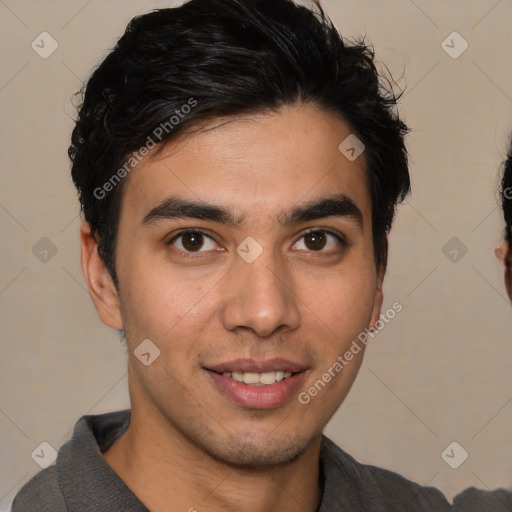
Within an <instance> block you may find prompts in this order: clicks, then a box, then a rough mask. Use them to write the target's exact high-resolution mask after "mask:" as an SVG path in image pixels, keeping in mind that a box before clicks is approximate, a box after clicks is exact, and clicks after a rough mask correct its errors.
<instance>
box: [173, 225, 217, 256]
mask: <svg viewBox="0 0 512 512" xmlns="http://www.w3.org/2000/svg"><path fill="white" fill-rule="evenodd" d="M169 245H174V247H176V248H177V249H179V250H180V251H183V252H205V251H212V250H214V249H215V247H216V245H217V244H216V243H215V241H214V240H213V239H212V238H211V237H209V236H208V235H207V234H205V233H203V232H202V231H192V230H190V231H182V232H181V233H178V234H177V235H176V236H175V237H173V238H172V239H171V240H170V241H169Z"/></svg>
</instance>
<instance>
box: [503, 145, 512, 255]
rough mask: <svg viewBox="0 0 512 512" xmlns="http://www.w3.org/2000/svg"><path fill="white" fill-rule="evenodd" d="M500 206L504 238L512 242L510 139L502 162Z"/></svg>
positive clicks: (511, 159) (511, 151) (511, 150)
mask: <svg viewBox="0 0 512 512" xmlns="http://www.w3.org/2000/svg"><path fill="white" fill-rule="evenodd" d="M500 196H501V207H502V209H503V216H504V218H505V239H506V241H507V242H508V244H509V246H511V244H512V140H511V142H510V147H509V150H508V154H507V158H506V160H505V162H503V174H502V177H501V184H500Z"/></svg>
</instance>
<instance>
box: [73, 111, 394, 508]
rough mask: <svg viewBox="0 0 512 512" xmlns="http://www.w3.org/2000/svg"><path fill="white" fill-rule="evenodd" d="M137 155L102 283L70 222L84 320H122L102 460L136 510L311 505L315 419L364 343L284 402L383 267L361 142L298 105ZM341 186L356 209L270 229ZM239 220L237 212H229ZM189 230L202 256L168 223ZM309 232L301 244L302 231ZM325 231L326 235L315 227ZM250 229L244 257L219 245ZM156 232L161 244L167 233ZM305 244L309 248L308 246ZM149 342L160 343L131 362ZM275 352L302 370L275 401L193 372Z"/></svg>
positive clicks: (323, 362) (349, 332)
mask: <svg viewBox="0 0 512 512" xmlns="http://www.w3.org/2000/svg"><path fill="white" fill-rule="evenodd" d="M209 128H210V129H208V130H202V131H201V132H198V133H195V134H192V135H189V136H186V137H180V138H177V139H175V140H173V141H171V142H170V143H168V145H167V146H166V147H165V148H164V151H163V153H161V154H159V155H153V156H151V157H150V158H148V159H147V160H146V161H144V162H142V163H141V164H139V165H138V166H137V167H136V168H135V169H134V170H133V171H132V172H131V174H130V175H129V178H128V181H127V182H126V183H125V188H124V190H123V201H122V206H121V215H120V225H119V237H118V243H117V247H116V265H117V273H118V279H119V289H118V290H116V288H115V287H114V285H113V283H112V280H111V278H110V276H109V274H108V271H107V270H106V268H105V266H104V264H103V262H102V261H101V259H100V257H99V256H98V251H97V243H96V240H95V238H94V236H92V235H91V231H90V228H89V226H88V224H87V223H84V224H83V225H82V228H81V244H82V268H83V272H84V275H85V278H86V282H87V284H88V287H89V292H90V295H91V298H92V300H93V302H94V304H95V306H96V309H97V311H98V315H99V317H100V318H101V320H102V321H103V322H104V323H105V324H106V325H108V326H110V327H112V328H114V329H120V328H123V329H124V330H125V333H126V340H127V344H128V349H129V362H128V366H129V389H130V398H131V405H132V421H131V424H130V427H129V428H128V430H127V432H126V433H125V434H124V435H123V436H122V437H121V438H120V439H118V440H117V441H116V442H115V443H114V444H113V446H112V447H111V448H110V449H109V450H108V451H107V452H106V453H105V454H104V456H105V458H106V460H107V462H108V463H109V464H110V465H111V467H112V468H113V469H114V470H115V471H116V472H117V473H118V475H119V476H120V477H121V478H122V479H123V480H124V481H125V483H126V484H127V485H128V486H129V487H130V489H132V491H133V492H134V493H135V494H136V495H137V496H138V497H139V499H140V500H141V501H142V502H143V503H144V504H145V505H146V506H147V507H148V508H149V509H151V510H152V511H154V512H158V511H164V510H168V507H169V503H172V504H173V510H194V508H195V509H197V510H198V511H201V512H203V511H221V510H222V511H235V510H242V509H243V510H245V511H247V512H256V511H268V510H279V511H297V510H304V511H312V512H313V511H315V510H316V508H317V507H318V505H319V502H320V499H321V489H320V486H319V464H318V461H319V449H320V442H321V435H322V430H323V429H324V427H325V425H326V424H327V422H328V420H329V419H330V418H331V417H332V415H333V414H334V413H335V411H336V410H337V408H338V407H339V405H340V404H341V403H342V402H343V400H344V398H345V397H346V395H347V393H348V391H349V389H350V387H351V385H352V383H353V382H354V379H355V378H356V375H357V372H358V370H359V367H360V365H361V362H362V357H363V353H364V350H361V352H359V354H357V355H356V356H354V359H353V360H352V361H351V362H350V363H349V364H348V365H347V366H346V367H345V368H344V369H343V371H342V372H341V373H340V374H338V375H337V376H336V377H335V378H334V379H333V380H332V381H331V382H330V383H329V384H328V385H327V386H326V387H325V388H324V389H322V391H321V392H320V393H319V394H318V396H316V397H315V398H314V399H313V400H311V402H310V403H309V404H307V405H303V404H301V403H300V402H299V400H298V399H297V394H298V392H300V391H304V390H307V389H308V388H309V387H311V385H312V384H313V383H314V382H315V381H316V380H317V379H319V378H321V376H322V374H324V373H325V371H326V370H327V368H329V367H331V366H332V364H333V363H334V362H335V361H336V359H337V357H338V356H339V355H340V354H343V353H344V352H345V351H346V350H347V349H348V348H349V347H350V345H351V343H352V341H353V340H355V339H356V338H357V335H358V334H359V333H361V332H362V331H364V330H365V328H367V327H370V328H372V327H373V326H374V324H375V322H376V321H377V320H378V319H379V315H380V310H381V305H382V279H383V275H384V269H376V267H375V262H374V254H373V243H372V226H371V200H370V196H369V190H368V184H367V177H366V172H365V160H364V154H363V155H362V156H360V157H359V158H357V159H356V160H355V161H349V160H348V159H347V158H346V157H345V156H344V155H343V154H342V153H341V152H340V151H339V150H338V145H339V144H340V143H341V142H342V141H343V140H344V139H345V138H346V137H347V136H348V135H349V134H350V133H352V131H351V129H350V127H349V125H348V124H347V123H346V122H344V121H343V120H342V119H340V118H339V117H337V116H336V115H334V114H332V113H327V112H324V111H321V110H320V109H319V108H317V107H316V106H315V105H311V104H310V105H304V104H299V105H294V106H287V107H283V108H282V109H280V110H279V111H278V112H277V113H271V114H257V115H251V116H242V117H240V118H235V119H231V120H229V121H228V120H222V122H219V121H217V122H212V124H211V125H210V126H209ZM333 194H343V195H344V196H346V197H348V198H350V199H351V200H352V202H353V203H354V204H355V205H356V206H357V207H358V208H359V209H360V211H361V213H362V223H361V224H359V223H358V222H357V221H356V220H355V219H354V218H352V217H349V216H329V217H325V218H322V219H317V220H309V221H306V222H299V223H295V224H289V225H286V224H285V222H284V220H285V219H286V215H285V214H283V211H284V212H287V211H288V210H290V209H291V208H293V207H296V206H297V205H305V204H307V203H310V202H312V201H315V200H318V199H322V198H327V197H331V196H332V195H333ZM171 195H172V196H173V197H180V198H182V199H187V200H190V201H197V200H199V199H201V200H204V201H207V202H208V203H214V204H216V205H220V206H222V207H223V208H225V209H228V210H230V211H231V212H233V215H234V216H235V217H237V218H238V220H239V221H240V222H238V223H237V224H235V225H233V226H228V225H223V224H221V223H218V222H213V221H210V220H198V219H188V218H182V219H160V220H157V221H155V222H152V223H148V224H144V223H143V222H142V221H143V219H144V217H145V216H146V215H147V213H148V212H149V211H150V210H151V209H152V208H154V207H155V206H157V205H158V204H160V203H161V202H162V201H163V200H164V199H165V198H167V197H168V196H171ZM242 217H243V220H241V218H242ZM185 228H194V229H198V230H202V231H206V232H207V233H208V235H209V236H211V237H212V239H208V238H205V239H203V240H204V245H203V246H202V247H201V249H202V250H201V252H197V251H196V252H189V253H188V254H187V253H186V252H185V251H184V248H185V247H190V243H187V245H186V246H185V245H183V244H184V243H185V242H190V240H189V239H184V238H178V239H177V240H176V239H175V237H176V236H177V235H178V233H179V232H180V230H182V229H185ZM309 228H315V229H316V230H317V231H320V230H321V229H324V230H325V229H328V230H329V231H332V232H335V233H338V234H341V236H344V237H345V238H346V240H347V242H348V244H347V245H346V246H344V245H343V244H341V243H340V242H339V241H337V239H336V238H334V237H332V236H331V235H329V234H326V239H324V241H326V245H325V246H323V247H320V248H318V245H314V244H313V245H312V244H311V237H308V236H306V237H305V236H304V235H305V233H304V232H305V230H306V229H309ZM323 233H325V231H323ZM248 236H250V237H252V238H254V239H255V240H256V241H257V242H258V243H259V244H260V246H261V247H262V249H263V252H262V254H261V255H260V256H259V257H258V258H257V259H256V260H255V261H254V262H253V263H250V264H249V263H247V262H246V261H244V260H243V259H242V258H241V257H240V256H239V255H238V254H237V253H236V248H237V246H238V245H239V244H241V242H242V241H243V240H244V239H245V238H246V237H248ZM170 240H174V242H173V243H171V244H168V242H169V241H170ZM312 247H313V248H312ZM145 339H150V340H152V342H153V343H154V344H155V345H156V346H157V347H158V348H159V349H160V351H161V354H160V357H158V358H157V359H156V360H155V361H154V362H153V363H152V364H151V365H149V366H144V365H143V364H141V362H140V361H139V360H138V359H137V358H136V357H135V356H134V350H135V349H136V347H137V346H138V345H139V344H140V343H141V341H142V340H145ZM274 357H282V358H285V359H288V360H291V361H294V362H298V363H300V364H301V365H303V366H304V367H305V368H306V371H305V376H304V379H303V381H302V383H301V386H300V389H298V391H297V393H296V394H294V395H293V396H292V397H291V398H289V399H287V400H286V401H285V402H284V403H282V404H280V405H279V406H277V407H272V408H268V409H251V408H245V407H241V406H239V405H237V404H234V403H233V402H232V401H231V400H229V399H228V398H226V396H225V395H223V394H222V393H221V392H220V391H219V389H218V388H217V387H216V386H215V385H214V384H213V383H212V379H211V378H210V376H209V375H208V374H207V372H206V371H205V367H206V368H208V367H210V366H211V365H213V364H218V363H222V362H225V361H231V360H234V359H238V358H249V359H256V360H268V359H271V358H274Z"/></svg>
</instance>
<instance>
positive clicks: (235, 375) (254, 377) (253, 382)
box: [222, 370, 292, 386]
mask: <svg viewBox="0 0 512 512" xmlns="http://www.w3.org/2000/svg"><path fill="white" fill-rule="evenodd" d="M222 375H223V376H224V377H229V378H232V379H234V380H236V381H238V382H243V383H244V384H248V385H250V386H270V385H272V384H275V383H276V382H280V381H282V380H284V379H287V378H288V377H291V376H292V372H290V371H281V370H277V371H270V372H263V373H255V372H222Z"/></svg>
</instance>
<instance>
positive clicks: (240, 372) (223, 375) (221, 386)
mask: <svg viewBox="0 0 512 512" xmlns="http://www.w3.org/2000/svg"><path fill="white" fill-rule="evenodd" d="M203 369H204V370H205V371H206V374H207V375H208V376H209V377H210V382H211V383H212V385H213V387H214V389H215V390H216V391H217V392H219V393H220V394H221V395H222V396H223V397H224V398H227V399H228V400H229V401H230V402H231V403H234V404H235V405H237V406H239V407H243V408H248V409H273V408H276V407H279V406H281V405H282V404H284V403H285V402H287V401H289V400H290V399H291V398H292V397H293V396H295V395H296V393H297V390H298V388H299V386H300V385H301V383H302V382H303V381H304V379H305V378H306V374H307V373H308V367H307V366H306V365H302V364H298V363H293V362H290V361H288V360H284V359H273V360H271V361H260V362H258V361H255V360H249V359H244V360H242V359H239V360H236V361H231V362H229V363H222V364H219V365H213V366H210V367H209V368H206V367H204V368H203Z"/></svg>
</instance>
